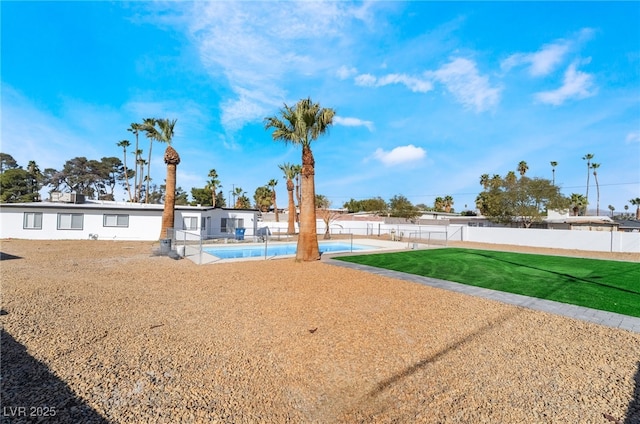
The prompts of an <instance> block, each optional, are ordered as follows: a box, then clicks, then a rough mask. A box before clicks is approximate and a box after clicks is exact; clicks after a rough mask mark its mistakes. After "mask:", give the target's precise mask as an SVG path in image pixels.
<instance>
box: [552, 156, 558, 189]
mask: <svg viewBox="0 0 640 424" xmlns="http://www.w3.org/2000/svg"><path fill="white" fill-rule="evenodd" d="M556 166H558V162H556V161H554V160H552V161H551V174H552V175H553V177H552V178H553V179H552V180H551V183H552V184H553V185H556Z"/></svg>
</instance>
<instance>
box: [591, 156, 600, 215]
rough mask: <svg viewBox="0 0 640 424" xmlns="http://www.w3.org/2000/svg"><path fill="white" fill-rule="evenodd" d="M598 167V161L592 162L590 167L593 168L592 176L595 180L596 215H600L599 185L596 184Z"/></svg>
mask: <svg viewBox="0 0 640 424" xmlns="http://www.w3.org/2000/svg"><path fill="white" fill-rule="evenodd" d="M598 168H600V164H599V163H595V162H593V163H592V164H591V169H593V178H594V179H595V180H596V216H600V185H599V184H598V172H597V169H598Z"/></svg>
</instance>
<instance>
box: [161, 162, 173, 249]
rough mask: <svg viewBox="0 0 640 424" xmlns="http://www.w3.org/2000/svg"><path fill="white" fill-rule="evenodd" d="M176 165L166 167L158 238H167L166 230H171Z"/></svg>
mask: <svg viewBox="0 0 640 424" xmlns="http://www.w3.org/2000/svg"><path fill="white" fill-rule="evenodd" d="M176 168H177V166H176V165H173V164H168V165H167V188H166V190H167V191H166V192H165V196H164V211H163V212H162V229H161V230H160V238H161V239H162V238H167V236H168V235H167V229H169V228H173V226H174V221H175V205H176Z"/></svg>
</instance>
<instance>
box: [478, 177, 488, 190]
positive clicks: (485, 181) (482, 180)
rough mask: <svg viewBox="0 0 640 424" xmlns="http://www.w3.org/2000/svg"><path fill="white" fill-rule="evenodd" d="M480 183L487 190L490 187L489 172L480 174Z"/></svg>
mask: <svg viewBox="0 0 640 424" xmlns="http://www.w3.org/2000/svg"><path fill="white" fill-rule="evenodd" d="M480 185H481V186H482V187H483V188H484V189H485V190H486V189H487V188H488V187H489V174H482V175H480Z"/></svg>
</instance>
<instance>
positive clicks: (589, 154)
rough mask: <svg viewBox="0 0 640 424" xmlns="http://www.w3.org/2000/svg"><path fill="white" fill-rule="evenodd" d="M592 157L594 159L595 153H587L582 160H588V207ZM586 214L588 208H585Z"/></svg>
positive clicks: (587, 202)
mask: <svg viewBox="0 0 640 424" xmlns="http://www.w3.org/2000/svg"><path fill="white" fill-rule="evenodd" d="M591 159H593V154H592V153H587V154H586V155H584V156H583V157H582V160H586V161H587V194H586V196H585V200H586V203H585V208H586V207H587V205H588V204H589V175H590V174H591ZM585 215H587V210H586V209H585Z"/></svg>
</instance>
